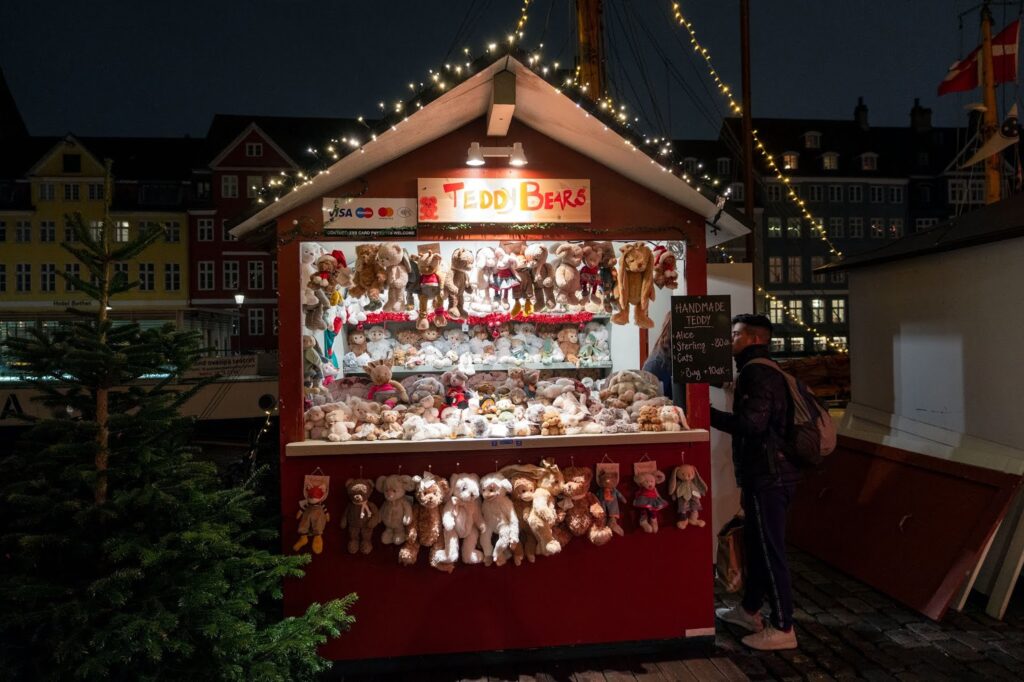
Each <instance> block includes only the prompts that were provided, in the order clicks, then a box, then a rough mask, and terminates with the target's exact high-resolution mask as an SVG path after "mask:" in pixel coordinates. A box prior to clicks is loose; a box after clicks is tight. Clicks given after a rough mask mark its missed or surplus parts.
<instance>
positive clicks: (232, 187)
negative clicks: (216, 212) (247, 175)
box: [220, 175, 238, 199]
mask: <svg viewBox="0 0 1024 682" xmlns="http://www.w3.org/2000/svg"><path fill="white" fill-rule="evenodd" d="M220 196H221V197H222V198H224V199H237V198H238V176H237V175H222V176H221V177H220Z"/></svg>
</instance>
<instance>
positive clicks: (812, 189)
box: [807, 185, 823, 201]
mask: <svg viewBox="0 0 1024 682" xmlns="http://www.w3.org/2000/svg"><path fill="white" fill-rule="evenodd" d="M822 194H823V192H822V190H821V185H808V186H807V200H808V201H821V197H822Z"/></svg>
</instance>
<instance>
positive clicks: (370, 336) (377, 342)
mask: <svg viewBox="0 0 1024 682" xmlns="http://www.w3.org/2000/svg"><path fill="white" fill-rule="evenodd" d="M394 346H395V342H394V339H392V338H391V332H389V331H388V330H387V329H385V328H384V327H382V326H381V325H379V324H378V325H374V326H372V327H370V328H369V329H368V330H366V350H367V351H368V352H369V354H370V359H371V360H383V359H384V358H386V357H388V356H389V355H391V350H392V348H394Z"/></svg>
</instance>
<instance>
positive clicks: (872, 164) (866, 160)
mask: <svg viewBox="0 0 1024 682" xmlns="http://www.w3.org/2000/svg"><path fill="white" fill-rule="evenodd" d="M860 169H861V170H866V171H873V170H878V154H873V153H871V152H868V153H867V154H862V155H861V157H860Z"/></svg>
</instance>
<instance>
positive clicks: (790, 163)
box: [782, 152, 800, 170]
mask: <svg viewBox="0 0 1024 682" xmlns="http://www.w3.org/2000/svg"><path fill="white" fill-rule="evenodd" d="M799 167H800V155H799V154H797V153H796V152H786V153H785V154H783V155H782V169H783V170H797V169H798V168H799Z"/></svg>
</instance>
